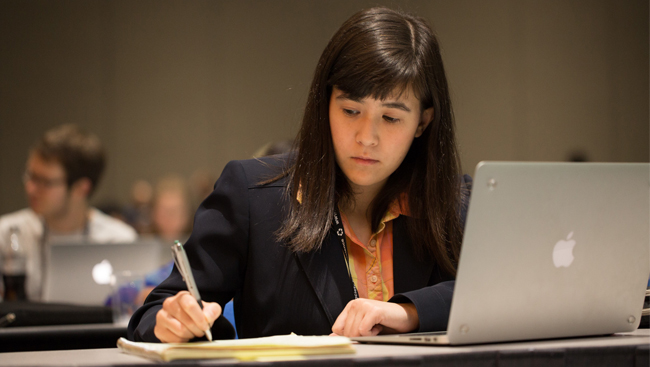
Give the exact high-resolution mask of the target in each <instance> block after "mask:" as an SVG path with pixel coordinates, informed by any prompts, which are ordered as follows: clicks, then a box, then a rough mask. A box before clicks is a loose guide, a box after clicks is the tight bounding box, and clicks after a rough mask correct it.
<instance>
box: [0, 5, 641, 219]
mask: <svg viewBox="0 0 650 367" xmlns="http://www.w3.org/2000/svg"><path fill="white" fill-rule="evenodd" d="M377 4H385V5H388V6H390V7H393V8H401V9H404V10H407V11H411V12H414V13H417V14H419V15H420V16H422V17H424V18H426V19H427V20H428V21H429V22H430V23H431V24H432V25H433V28H434V29H435V30H436V32H437V34H438V36H439V39H440V42H441V44H442V47H443V58H444V61H445V66H446V69H447V73H448V77H449V80H450V84H451V88H452V98H453V102H454V106H455V113H456V123H457V128H458V140H459V144H460V150H461V156H462V161H463V164H464V169H465V171H466V172H469V173H472V172H473V167H474V166H475V165H476V163H478V162H479V161H480V160H553V161H561V160H567V159H568V158H569V156H570V155H571V154H573V153H574V152H582V153H584V154H585V155H586V156H587V157H588V158H589V159H590V160H595V161H645V162H647V161H648V160H649V148H648V145H649V143H648V142H649V118H648V102H649V95H648V85H649V79H648V65H649V61H648V1H647V0H638V1H632V0H630V1H617V0H584V1H579V0H571V1H564V0H545V1H532V0H530V1H528V0H491V1H483V0H464V1H445V0H439V1H431V0H424V1H349V0H329V1H305V0H283V1H220V0H215V1H168V0H157V1H147V0H141V1H130V0H128V1H127V0H125V1H121V0H117V1H101V0H93V1H42V0H34V1H8V0H4V1H2V2H0V214H2V213H6V212H9V211H12V210H16V209H19V208H21V207H23V206H25V200H24V197H23V193H22V183H21V179H20V178H21V174H22V172H23V171H24V164H25V161H26V159H27V151H28V149H29V147H30V146H31V144H33V142H34V141H35V139H37V138H38V136H40V134H42V133H43V131H45V130H46V129H48V128H50V127H53V126H55V125H59V124H61V123H66V122H74V123H77V124H79V125H81V126H83V127H84V128H86V129H88V130H90V131H93V132H95V133H97V134H98V135H99V136H100V138H101V139H102V140H103V141H104V143H105V144H106V147H107V150H108V153H109V166H108V169H107V172H106V174H105V176H104V179H103V182H102V183H101V186H100V188H99V191H98V192H97V195H96V196H95V198H94V202H95V203H104V202H108V201H116V202H119V203H125V202H126V201H127V200H128V192H129V188H130V186H131V184H132V183H133V181H134V180H136V179H139V178H144V179H147V180H149V181H155V180H156V179H157V178H159V177H161V176H163V175H165V174H167V173H177V174H180V175H183V176H186V177H187V176H189V175H190V174H191V173H192V172H194V171H195V170H197V169H206V170H208V171H210V172H212V173H213V174H214V175H215V176H216V175H218V173H219V172H220V171H221V169H222V168H223V166H224V165H225V163H226V162H227V161H229V160H231V159H242V158H248V157H250V156H251V155H252V154H253V153H254V152H255V151H256V150H257V149H258V148H259V147H261V146H262V145H264V144H266V143H268V142H270V141H275V140H281V139H286V138H290V137H293V135H295V133H296V132H297V128H298V125H299V123H300V119H301V115H302V111H303V108H304V103H305V99H306V94H307V89H308V86H309V83H310V81H311V76H312V73H313V70H314V67H315V65H316V62H317V60H318V57H319V56H320V53H321V52H322V50H323V48H324V47H325V45H326V43H327V41H328V40H329V38H330V37H331V36H332V34H333V33H334V32H335V31H336V29H337V28H338V27H339V26H340V25H341V23H342V22H343V21H344V20H345V19H347V18H348V17H349V16H350V15H351V14H353V13H354V12H355V11H357V10H359V9H361V8H366V7H369V6H373V5H377Z"/></svg>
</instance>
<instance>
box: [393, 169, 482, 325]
mask: <svg viewBox="0 0 650 367" xmlns="http://www.w3.org/2000/svg"><path fill="white" fill-rule="evenodd" d="M471 189H472V178H471V177H470V176H469V175H464V176H463V177H462V183H461V206H460V208H459V211H460V222H461V227H462V228H463V231H464V230H465V219H466V218H467V209H468V207H469V198H470V194H471ZM436 269H437V268H436ZM434 272H437V270H434ZM434 275H437V276H435V277H434V276H432V279H434V278H436V279H441V277H440V276H439V275H438V274H434ZM455 284H456V282H455V280H445V281H442V282H439V283H437V284H434V285H431V286H428V287H425V288H421V289H416V290H413V291H410V292H404V293H402V294H396V295H395V296H393V297H392V298H391V299H390V300H389V302H394V303H412V304H413V305H414V306H415V308H416V310H417V312H418V318H419V320H420V327H419V329H418V330H416V331H421V332H424V331H442V330H447V323H448V322H449V312H450V311H451V300H452V297H453V295H454V286H455Z"/></svg>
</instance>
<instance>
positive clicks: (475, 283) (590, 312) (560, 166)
mask: <svg viewBox="0 0 650 367" xmlns="http://www.w3.org/2000/svg"><path fill="white" fill-rule="evenodd" d="M649 213H650V165H649V164H647V163H527V162H481V163H480V164H479V165H478V166H477V168H476V172H475V175H474V184H473V188H472V196H471V199H470V204H469V209H468V215H467V222H466V226H465V235H464V238H463V246H462V249H461V254H460V261H459V267H458V273H457V277H456V285H455V290H454V296H453V300H452V306H451V312H450V317H449V324H448V327H447V333H446V334H443V335H441V334H440V333H417V334H402V335H380V336H376V337H359V338H352V339H353V340H357V341H361V342H370V343H372V342H375V343H399V344H432V345H436V344H476V343H489V342H501V341H516V340H532V339H548V338H562V337H574V336H587V335H602V334H611V333H615V332H625V331H632V330H634V329H636V328H637V327H638V325H639V321H640V318H641V309H642V307H643V299H644V294H645V288H646V284H647V282H648V277H649V276H650V253H649V251H650V238H649V237H650V225H649V222H650V214H649Z"/></svg>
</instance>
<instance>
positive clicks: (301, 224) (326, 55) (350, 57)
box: [277, 8, 462, 275]
mask: <svg viewBox="0 0 650 367" xmlns="http://www.w3.org/2000/svg"><path fill="white" fill-rule="evenodd" d="M334 86H336V87H337V88H339V89H341V90H342V91H343V92H345V93H346V94H348V95H349V96H350V97H352V98H353V99H357V98H359V99H361V98H366V97H372V98H375V99H385V98H387V97H388V96H390V95H391V94H392V93H393V92H394V91H396V90H397V91H405V90H406V89H408V88H412V90H413V91H414V93H415V94H416V97H418V99H419V100H420V103H421V111H424V110H425V109H427V108H429V107H433V110H434V114H433V117H432V121H431V123H430V124H429V126H428V127H427V129H426V130H425V131H424V133H423V134H422V135H421V136H420V137H419V138H416V139H415V140H414V141H413V143H412V145H411V148H410V150H409V152H408V154H407V155H406V158H405V159H404V161H403V162H402V164H401V165H400V166H399V167H398V169H397V170H396V171H395V172H394V173H393V174H392V175H391V176H390V177H389V178H388V181H387V183H386V185H385V186H384V188H383V189H382V190H381V191H380V193H379V194H378V195H377V197H376V198H375V200H374V201H373V203H372V204H371V207H370V210H371V225H372V230H373V232H375V231H376V230H377V228H378V226H379V222H380V220H381V218H382V216H383V214H384V213H385V212H386V210H387V208H388V206H389V204H390V203H391V201H393V200H394V199H396V198H398V197H399V195H400V194H401V193H404V192H405V193H406V194H407V197H408V205H409V213H410V214H409V216H408V217H407V218H408V219H407V228H408V233H409V236H410V239H411V242H412V243H413V246H414V251H415V252H416V253H417V254H418V255H420V257H421V258H423V259H425V260H427V259H428V260H433V261H435V262H437V263H438V265H439V266H440V267H441V268H442V269H443V270H444V271H446V272H447V273H448V274H450V275H455V273H456V270H455V269H456V263H457V260H458V255H459V251H460V242H461V239H462V229H461V225H460V219H459V208H460V202H461V199H460V172H461V170H460V162H459V159H458V154H457V151H456V141H455V134H454V118H453V114H452V109H451V101H450V98H449V91H448V87H447V79H446V77H445V71H444V68H443V64H442V58H441V56H440V48H439V46H438V41H437V39H436V37H435V35H434V34H433V32H432V30H431V29H430V28H429V26H428V25H427V24H426V22H425V21H424V20H423V19H421V18H418V17H414V16H411V15H408V14H404V13H401V12H398V11H394V10H391V9H387V8H372V9H368V10H363V11H360V12H358V13H356V14H355V15H353V16H352V17H351V18H350V19H348V20H347V21H346V22H345V23H344V24H343V25H342V26H341V28H340V29H339V30H338V31H337V32H336V34H335V35H334V36H333V37H332V39H331V40H330V42H329V44H328V45H327V47H326V48H325V51H323V54H322V55H321V58H320V60H319V62H318V65H317V67H316V71H315V73H314V80H313V82H312V84H311V88H310V91H309V97H308V102H307V106H306V108H305V114H304V117H303V121H302V126H301V128H300V131H299V133H298V137H297V139H296V144H297V154H296V155H295V161H294V163H293V165H291V166H290V168H289V169H288V170H287V172H285V173H286V175H288V176H289V181H290V184H289V186H288V189H287V190H288V191H287V195H288V196H289V198H290V202H291V204H290V211H289V214H288V217H287V219H286V221H285V222H284V224H283V226H282V227H281V228H280V230H279V231H278V233H277V234H278V237H279V238H280V239H281V240H283V241H286V242H287V243H288V244H289V246H290V247H291V249H292V250H293V251H313V250H317V249H319V248H320V246H321V245H322V243H323V241H324V239H325V237H326V236H327V234H328V232H329V230H330V227H331V221H332V217H333V214H334V210H335V205H337V203H338V202H339V201H341V200H349V199H351V198H353V193H352V190H351V188H350V186H349V184H348V182H347V180H346V178H345V176H344V174H343V173H342V172H341V169H340V168H339V167H338V165H337V163H336V160H335V154H334V147H333V144H332V134H331V131H330V124H329V100H330V96H331V93H332V88H333V87H334ZM298 192H300V195H301V196H302V200H301V202H299V201H298V200H297V195H298Z"/></svg>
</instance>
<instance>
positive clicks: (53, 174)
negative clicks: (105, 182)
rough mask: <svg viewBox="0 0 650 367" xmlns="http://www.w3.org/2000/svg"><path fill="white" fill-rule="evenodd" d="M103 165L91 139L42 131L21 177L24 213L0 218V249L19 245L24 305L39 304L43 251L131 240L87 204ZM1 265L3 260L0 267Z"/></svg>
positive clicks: (73, 131) (63, 129) (73, 129)
mask: <svg viewBox="0 0 650 367" xmlns="http://www.w3.org/2000/svg"><path fill="white" fill-rule="evenodd" d="M105 160H106V158H105V153H104V149H103V147H102V144H101V142H100V141H99V139H98V138H97V136H95V135H93V134H90V133H87V132H85V131H82V130H81V129H79V128H78V127H77V126H75V125H71V124H66V125H62V126H58V127H55V128H53V129H51V130H49V131H47V132H46V133H45V134H44V135H43V136H42V137H41V138H40V139H39V140H38V141H37V143H36V144H35V145H34V147H33V148H32V149H31V150H30V152H29V157H28V159H27V166H26V169H25V174H24V176H23V181H24V185H25V192H26V194H27V200H28V204H29V207H28V208H25V209H22V210H19V211H17V212H13V213H10V214H6V215H3V216H1V217H0V249H3V250H5V249H7V248H8V247H11V246H9V242H10V241H11V244H12V245H15V244H16V243H19V244H20V246H21V248H22V251H23V254H24V256H25V261H24V264H25V269H24V274H25V276H26V279H25V284H24V289H25V293H26V298H27V299H29V300H32V301H37V300H40V298H41V291H42V289H41V288H42V283H43V279H42V277H43V274H44V272H43V269H44V268H45V261H44V258H45V254H46V247H47V246H49V245H51V244H53V243H56V242H61V243H63V242H65V243H73V242H79V243H117V242H132V241H134V240H135V239H136V238H137V234H136V232H135V230H134V229H133V228H131V227H130V226H129V225H127V224H125V223H124V222H121V221H119V220H117V219H115V218H112V217H110V216H108V215H106V214H104V213H102V212H101V211H99V210H97V209H96V208H94V207H91V206H90V204H89V202H88V200H89V198H90V197H91V196H92V194H93V193H94V192H95V189H96V187H97V185H98V184H99V179H100V178H101V175H102V172H103V170H104V166H105ZM10 237H11V238H12V239H11V240H10ZM14 240H17V241H14ZM4 254H5V255H6V252H4ZM7 259H8V257H7V256H4V257H3V262H6V260H7ZM3 265H6V264H3Z"/></svg>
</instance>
